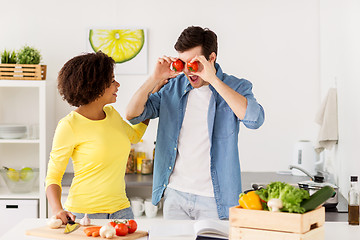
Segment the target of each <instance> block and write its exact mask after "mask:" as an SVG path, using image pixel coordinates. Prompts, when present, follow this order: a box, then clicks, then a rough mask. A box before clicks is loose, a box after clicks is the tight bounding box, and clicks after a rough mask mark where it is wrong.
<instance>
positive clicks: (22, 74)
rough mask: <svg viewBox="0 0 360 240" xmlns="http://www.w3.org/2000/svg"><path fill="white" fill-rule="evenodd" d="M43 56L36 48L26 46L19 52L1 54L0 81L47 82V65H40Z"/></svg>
mask: <svg viewBox="0 0 360 240" xmlns="http://www.w3.org/2000/svg"><path fill="white" fill-rule="evenodd" d="M41 59H42V56H41V54H40V51H39V50H37V49H36V48H34V47H30V46H27V45H25V46H24V47H22V48H21V49H20V50H19V51H17V52H16V53H15V51H12V52H10V51H6V50H5V51H4V52H2V54H1V64H0V79H8V80H45V78H46V65H39V64H40V61H41Z"/></svg>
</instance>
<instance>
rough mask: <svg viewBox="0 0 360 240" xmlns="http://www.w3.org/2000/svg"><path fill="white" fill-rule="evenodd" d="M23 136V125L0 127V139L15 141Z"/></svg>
mask: <svg viewBox="0 0 360 240" xmlns="http://www.w3.org/2000/svg"><path fill="white" fill-rule="evenodd" d="M25 135H26V126H25V125H9V124H1V125H0V138H4V139H17V138H23V137H25Z"/></svg>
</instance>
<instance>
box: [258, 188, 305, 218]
mask: <svg viewBox="0 0 360 240" xmlns="http://www.w3.org/2000/svg"><path fill="white" fill-rule="evenodd" d="M256 193H257V194H258V195H259V197H260V198H261V199H262V200H264V201H265V202H268V201H269V200H270V199H272V198H278V199H280V200H281V201H282V204H283V207H282V208H281V209H280V211H281V212H291V213H304V212H305V208H303V207H301V206H300V204H301V202H302V201H303V200H304V199H309V197H310V195H309V192H308V191H306V190H304V189H300V188H296V187H294V186H291V185H290V184H287V183H284V182H272V183H270V184H269V185H267V186H266V188H262V189H260V190H256ZM263 207H264V209H266V210H269V209H268V207H267V206H266V204H263Z"/></svg>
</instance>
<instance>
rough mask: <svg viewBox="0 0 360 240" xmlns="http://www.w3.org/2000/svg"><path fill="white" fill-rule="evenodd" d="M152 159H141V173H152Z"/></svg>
mask: <svg viewBox="0 0 360 240" xmlns="http://www.w3.org/2000/svg"><path fill="white" fill-rule="evenodd" d="M152 171H153V161H152V160H151V159H143V160H142V164H141V174H144V175H147V174H152Z"/></svg>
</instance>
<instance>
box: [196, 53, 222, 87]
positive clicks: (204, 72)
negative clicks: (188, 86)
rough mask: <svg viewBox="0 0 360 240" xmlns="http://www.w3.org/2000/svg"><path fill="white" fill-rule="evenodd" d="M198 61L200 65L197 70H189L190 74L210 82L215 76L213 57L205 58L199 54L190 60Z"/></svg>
mask: <svg viewBox="0 0 360 240" xmlns="http://www.w3.org/2000/svg"><path fill="white" fill-rule="evenodd" d="M194 61H199V62H200V64H201V66H199V70H198V71H197V72H191V74H193V75H196V76H199V77H201V78H202V79H203V80H204V81H205V82H208V83H210V84H212V82H213V81H214V80H215V79H216V78H217V77H216V69H215V64H214V62H215V58H214V59H213V60H209V61H208V60H206V58H205V57H204V56H203V55H201V56H196V57H194V58H193V59H192V60H191V61H190V62H194Z"/></svg>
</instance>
